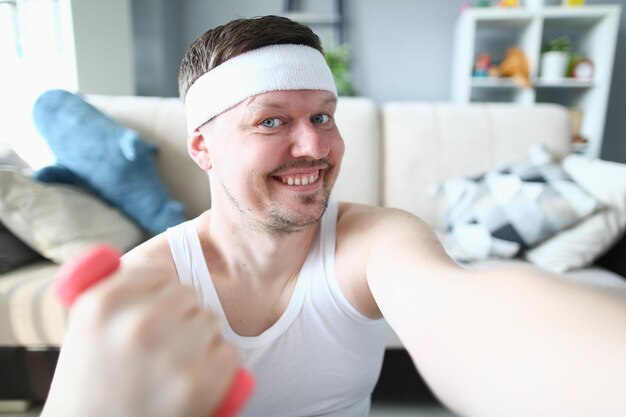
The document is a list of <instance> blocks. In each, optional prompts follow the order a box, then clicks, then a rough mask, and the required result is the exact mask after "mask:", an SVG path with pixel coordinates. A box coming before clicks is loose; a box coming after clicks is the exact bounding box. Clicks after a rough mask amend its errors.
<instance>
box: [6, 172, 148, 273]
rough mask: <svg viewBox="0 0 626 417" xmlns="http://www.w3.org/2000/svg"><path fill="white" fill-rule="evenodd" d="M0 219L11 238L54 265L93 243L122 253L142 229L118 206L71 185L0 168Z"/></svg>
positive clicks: (136, 240) (139, 239)
mask: <svg viewBox="0 0 626 417" xmlns="http://www.w3.org/2000/svg"><path fill="white" fill-rule="evenodd" d="M0 221H1V222H2V223H3V224H4V225H5V226H6V228H7V229H9V230H10V231H11V232H13V234H15V236H17V237H18V238H20V240H22V241H23V242H24V243H26V244H27V245H29V246H30V247H31V248H33V249H34V250H36V251H37V252H39V253H40V254H41V255H42V256H45V257H46V258H48V259H51V260H53V261H54V262H57V263H63V262H65V261H67V260H68V259H70V258H72V257H73V256H75V255H76V254H77V253H78V252H81V251H83V250H84V249H86V248H88V247H89V246H91V245H94V244H96V243H108V244H110V245H113V246H115V247H117V248H118V249H120V250H121V251H123V252H124V251H127V250H129V249H132V248H133V247H134V246H135V245H137V244H138V243H140V242H141V241H142V239H143V238H144V234H143V232H142V231H141V230H140V229H139V227H138V226H136V225H135V224H134V223H132V222H131V221H130V220H129V219H127V218H126V217H125V216H124V215H123V214H122V213H121V212H120V211H119V210H117V209H115V208H113V207H110V206H108V205H107V204H105V203H104V202H103V201H101V200H100V199H98V198H97V197H94V196H92V195H90V194H87V193H86V192H84V191H82V190H80V189H78V188H76V187H72V186H68V185H60V184H44V183H40V182H38V181H35V180H32V179H30V178H27V177H25V176H23V175H22V174H20V173H19V172H17V171H15V170H12V169H7V168H2V169H0Z"/></svg>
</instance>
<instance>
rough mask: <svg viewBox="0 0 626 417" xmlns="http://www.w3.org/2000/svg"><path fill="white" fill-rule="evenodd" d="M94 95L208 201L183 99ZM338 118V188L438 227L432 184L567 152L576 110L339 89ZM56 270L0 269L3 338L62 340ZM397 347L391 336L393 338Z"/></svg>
mask: <svg viewBox="0 0 626 417" xmlns="http://www.w3.org/2000/svg"><path fill="white" fill-rule="evenodd" d="M89 100H90V101H91V103H92V104H94V105H95V106H96V107H98V108H99V109H101V110H102V111H103V112H104V113H106V114H108V115H109V116H110V117H112V118H113V119H115V120H117V121H118V122H119V123H122V124H124V125H126V126H128V127H131V128H133V129H135V130H137V131H139V132H140V133H141V134H142V135H143V137H144V138H145V139H147V140H149V141H152V142H154V143H156V144H158V145H159V147H160V152H159V155H158V157H157V164H158V167H159V171H160V174H161V176H162V178H163V180H164V182H165V184H166V186H167V188H168V189H169V191H170V192H171V194H172V195H173V196H174V198H176V199H178V200H181V201H183V202H184V203H185V205H186V208H187V209H186V214H187V216H188V217H193V216H196V215H198V214H199V213H200V212H202V211H203V210H206V209H208V208H209V207H210V191H209V184H208V179H207V177H206V174H205V173H204V172H203V171H201V170H200V169H199V168H198V167H197V166H195V164H194V163H193V162H192V161H191V160H190V158H189V156H188V155H187V150H186V144H185V137H186V133H185V121H184V108H183V106H182V104H181V102H180V101H179V100H178V99H176V98H154V97H109V96H92V97H89ZM336 120H337V124H338V126H339V129H340V131H341V133H342V136H343V138H344V140H345V143H346V152H345V158H344V162H343V166H342V172H341V175H340V179H339V181H338V182H337V185H336V188H335V190H334V192H333V197H334V198H336V199H340V200H347V201H353V202H359V203H367V204H372V205H382V206H390V207H398V208H402V209H405V210H408V211H410V212H413V213H415V214H417V215H419V216H421V217H422V218H423V219H424V220H425V221H426V222H428V223H429V224H430V225H432V226H433V227H439V226H441V223H440V220H439V218H438V216H437V208H436V204H435V201H434V200H433V198H432V197H431V196H430V195H429V194H428V191H427V189H428V186H429V185H431V184H437V183H441V182H443V181H444V180H446V179H449V178H451V177H455V176H462V175H469V174H476V173H479V172H481V171H484V170H486V169H489V168H493V167H495V166H496V165H498V164H501V163H503V162H511V161H516V160H519V159H521V158H522V157H523V156H524V154H525V152H526V149H527V148H528V146H529V145H530V144H532V143H536V142H542V143H544V144H545V145H546V147H547V148H548V149H549V150H550V151H552V152H553V153H554V154H555V155H557V156H561V157H562V156H564V155H566V154H567V153H568V150H569V142H570V139H569V138H570V122H569V119H568V114H567V112H566V111H565V109H563V108H561V107H558V106H555V105H537V106H536V107H528V108H520V107H515V106H512V105H505V104H500V105H466V106H458V105H452V104H446V103H419V102H406V103H388V104H384V105H382V106H380V107H379V106H377V105H376V104H375V103H374V102H373V101H371V100H369V99H365V98H340V100H339V104H338V109H337V114H336ZM516 262H522V261H516ZM479 267H480V266H479ZM56 269H57V266H56V265H54V264H52V263H49V262H40V263H37V264H33V265H30V266H27V267H23V268H21V269H19V270H16V271H13V272H10V273H8V274H6V275H5V276H2V277H1V278H0V347H11V346H20V347H27V348H28V349H40V348H42V347H43V348H45V347H50V346H58V345H59V344H60V343H61V342H62V338H63V329H64V323H65V319H66V313H65V312H64V310H63V309H62V308H61V306H60V305H59V304H58V303H57V301H56V300H55V297H54V295H53V294H52V291H51V289H50V283H51V280H52V277H53V275H54V273H55V270H56ZM564 276H565V277H567V278H568V279H575V280H582V281H587V282H594V283H599V284H601V285H618V286H619V285H624V282H625V281H624V280H623V279H622V278H621V277H619V276H618V275H616V274H614V273H611V272H609V271H608V270H605V269H602V268H599V267H591V268H586V269H583V270H578V271H573V272H570V273H568V274H565V275H564ZM399 346H401V345H400V344H399V342H398V340H397V338H395V337H394V336H393V335H391V336H390V340H389V347H390V348H392V347H399ZM1 362H2V361H1V360H0V366H2V363H1ZM0 398H1V397H0Z"/></svg>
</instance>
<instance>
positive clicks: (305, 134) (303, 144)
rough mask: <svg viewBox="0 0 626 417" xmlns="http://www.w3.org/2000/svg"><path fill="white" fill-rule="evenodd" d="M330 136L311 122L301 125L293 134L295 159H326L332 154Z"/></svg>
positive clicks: (293, 154)
mask: <svg viewBox="0 0 626 417" xmlns="http://www.w3.org/2000/svg"><path fill="white" fill-rule="evenodd" d="M330 136H331V135H330V132H326V131H321V130H320V128H319V127H318V126H316V125H315V124H313V123H312V122H310V121H309V122H305V123H301V124H300V125H299V126H298V128H297V129H296V130H295V131H294V132H293V139H292V146H291V154H292V156H293V157H294V158H299V157H309V158H314V159H321V158H325V157H327V156H328V154H329V153H330Z"/></svg>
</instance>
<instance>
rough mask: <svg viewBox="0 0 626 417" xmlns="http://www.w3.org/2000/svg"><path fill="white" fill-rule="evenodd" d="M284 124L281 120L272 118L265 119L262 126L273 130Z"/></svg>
mask: <svg viewBox="0 0 626 417" xmlns="http://www.w3.org/2000/svg"><path fill="white" fill-rule="evenodd" d="M282 124H283V122H282V120H280V119H277V118H275V117H271V118H269V119H265V120H263V121H262V122H261V125H262V126H263V127H268V128H273V127H278V126H280V125H282Z"/></svg>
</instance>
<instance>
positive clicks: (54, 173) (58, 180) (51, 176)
mask: <svg viewBox="0 0 626 417" xmlns="http://www.w3.org/2000/svg"><path fill="white" fill-rule="evenodd" d="M33 179H35V180H37V181H40V182H45V183H51V184H67V185H73V186H74V187H78V188H80V189H81V190H84V191H86V192H88V193H91V194H93V195H96V196H98V194H97V193H96V192H95V190H94V189H93V188H91V186H90V185H89V184H88V183H87V182H85V180H84V179H82V177H80V176H78V175H76V174H74V172H72V171H70V170H69V169H67V168H65V167H64V166H62V165H50V166H47V167H43V168H41V169H40V170H39V171H35V172H34V173H33Z"/></svg>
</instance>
